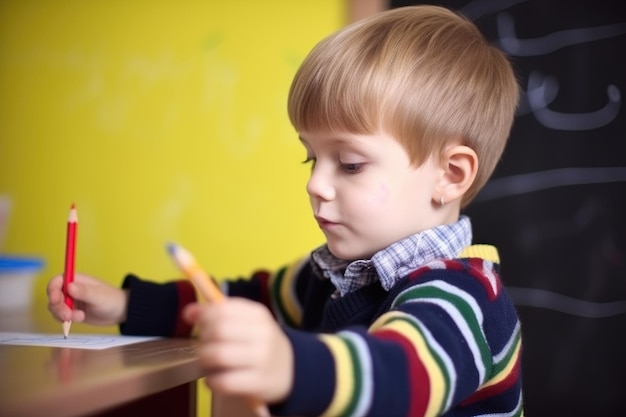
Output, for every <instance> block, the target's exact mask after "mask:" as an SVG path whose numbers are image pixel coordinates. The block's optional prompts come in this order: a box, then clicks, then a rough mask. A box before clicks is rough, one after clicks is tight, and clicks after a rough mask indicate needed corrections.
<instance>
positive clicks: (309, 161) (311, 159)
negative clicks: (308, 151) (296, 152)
mask: <svg viewBox="0 0 626 417" xmlns="http://www.w3.org/2000/svg"><path fill="white" fill-rule="evenodd" d="M302 163H303V164H305V165H306V164H311V169H313V167H314V166H315V158H314V157H312V156H307V157H306V159H305V160H304V161H302Z"/></svg>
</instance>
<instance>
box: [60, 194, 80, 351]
mask: <svg viewBox="0 0 626 417" xmlns="http://www.w3.org/2000/svg"><path fill="white" fill-rule="evenodd" d="M77 227H78V213H77V212H76V205H75V204H73V203H72V207H71V208H70V215H69V218H68V219H67V237H66V241H65V271H64V272H63V295H64V297H65V304H66V305H67V306H68V307H69V308H71V309H72V310H73V309H74V299H73V298H72V297H71V296H70V295H69V294H68V292H67V286H68V285H69V284H70V283H71V282H73V281H74V265H75V262H76V228H77ZM70 327H72V321H71V320H69V321H64V322H63V337H65V338H66V339H67V336H69V334H70Z"/></svg>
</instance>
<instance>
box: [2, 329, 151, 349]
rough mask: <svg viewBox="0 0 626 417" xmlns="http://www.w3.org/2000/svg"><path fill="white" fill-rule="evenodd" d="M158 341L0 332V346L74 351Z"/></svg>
mask: <svg viewBox="0 0 626 417" xmlns="http://www.w3.org/2000/svg"><path fill="white" fill-rule="evenodd" d="M154 339H159V338H158V337H146V336H121V335H114V334H111V335H109V334H78V333H77V334H70V335H69V336H68V338H67V339H66V338H64V337H63V335H62V334H60V333H59V334H52V333H50V334H46V333H12V332H0V345H20V346H48V347H65V348H75V349H107V348H111V347H115V346H123V345H130V344H132V343H139V342H145V341H148V340H154Z"/></svg>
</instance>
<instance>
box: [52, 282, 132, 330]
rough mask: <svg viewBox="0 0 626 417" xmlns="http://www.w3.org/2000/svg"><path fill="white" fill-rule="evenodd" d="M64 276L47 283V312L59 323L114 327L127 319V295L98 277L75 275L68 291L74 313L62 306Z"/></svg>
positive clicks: (63, 304) (63, 302)
mask: <svg viewBox="0 0 626 417" xmlns="http://www.w3.org/2000/svg"><path fill="white" fill-rule="evenodd" d="M62 289H63V276H62V275H57V276H55V277H54V278H52V279H51V280H50V282H48V287H47V292H48V310H50V312H51V313H52V315H53V316H54V318H56V319H57V320H59V321H68V320H71V321H73V322H85V323H88V324H94V325H101V326H107V325H113V324H119V323H123V322H124V321H125V320H126V307H127V304H128V292H127V291H126V290H123V289H120V288H117V287H114V286H112V285H109V284H107V283H106V282H104V281H101V280H99V279H97V278H93V277H90V276H88V275H83V274H75V275H74V282H72V283H70V284H69V286H68V289H67V290H68V292H69V294H70V295H71V296H72V298H74V310H70V308H69V307H68V306H67V305H65V301H64V297H63V290H62Z"/></svg>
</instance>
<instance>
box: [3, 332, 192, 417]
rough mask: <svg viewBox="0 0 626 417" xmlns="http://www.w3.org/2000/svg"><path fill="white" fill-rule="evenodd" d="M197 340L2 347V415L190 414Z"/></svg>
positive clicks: (63, 416) (70, 416) (20, 416)
mask: <svg viewBox="0 0 626 417" xmlns="http://www.w3.org/2000/svg"><path fill="white" fill-rule="evenodd" d="M196 349H197V341H195V340H193V339H159V340H151V341H147V342H142V343H137V344H131V345H125V346H120V347H114V348H109V349H102V350H86V349H71V348H52V347H31V346H6V345H2V346H0V416H2V417H33V416H46V417H77V416H87V415H89V416H92V415H94V416H101V417H102V416H106V417H109V416H133V417H135V416H139V415H145V416H151V417H153V416H195V415H196V380H197V379H199V378H201V377H202V372H201V370H200V367H199V366H198V364H197V360H196V355H195V352H196Z"/></svg>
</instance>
